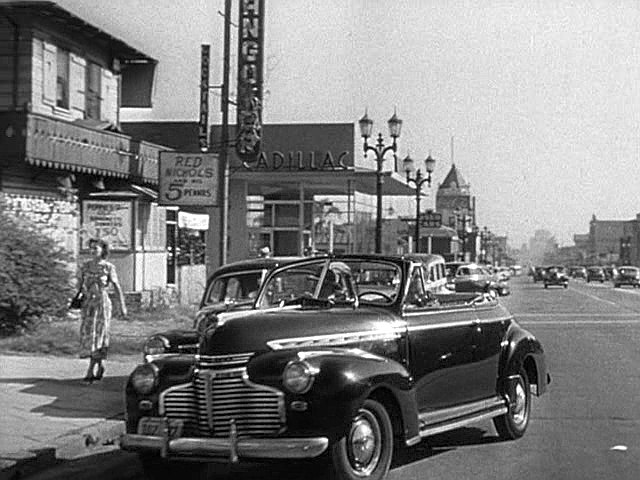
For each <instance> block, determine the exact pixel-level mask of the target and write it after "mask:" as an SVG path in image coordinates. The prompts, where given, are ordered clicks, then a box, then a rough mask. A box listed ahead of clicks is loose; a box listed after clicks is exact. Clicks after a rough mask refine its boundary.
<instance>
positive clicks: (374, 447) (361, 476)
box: [330, 399, 393, 480]
mask: <svg viewBox="0 0 640 480" xmlns="http://www.w3.org/2000/svg"><path fill="white" fill-rule="evenodd" d="M392 455H393V427H392V426H391V419H390V418H389V414H388V413H387V411H386V409H385V408H384V406H383V405H382V404H380V403H379V402H377V401H375V400H373V399H367V400H366V401H365V402H364V404H363V405H362V407H361V408H360V409H359V410H358V412H357V413H356V415H355V416H354V418H353V419H352V421H351V425H350V427H349V431H348V432H347V434H346V435H345V436H344V437H342V438H341V439H340V440H339V441H338V442H336V443H335V444H333V445H332V447H331V453H330V456H331V470H332V472H331V473H332V478H334V479H340V480H381V479H383V478H384V477H385V476H386V474H387V472H388V471H389V466H390V465H391V457H392Z"/></svg>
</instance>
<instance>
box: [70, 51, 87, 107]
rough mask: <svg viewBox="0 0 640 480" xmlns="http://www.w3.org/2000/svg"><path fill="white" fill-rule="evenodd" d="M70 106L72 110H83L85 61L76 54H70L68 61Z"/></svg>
mask: <svg viewBox="0 0 640 480" xmlns="http://www.w3.org/2000/svg"><path fill="white" fill-rule="evenodd" d="M69 68H70V79H69V82H70V85H69V90H70V107H71V109H74V110H79V111H80V112H84V104H85V100H84V96H85V82H86V73H85V68H86V61H85V59H84V58H82V57H79V56H78V55H74V54H73V53H72V54H71V63H70V67H69Z"/></svg>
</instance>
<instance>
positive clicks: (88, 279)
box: [80, 260, 118, 360]
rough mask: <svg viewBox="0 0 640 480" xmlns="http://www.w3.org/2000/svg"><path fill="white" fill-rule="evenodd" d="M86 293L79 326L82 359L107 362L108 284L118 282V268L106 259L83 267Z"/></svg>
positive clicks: (109, 314)
mask: <svg viewBox="0 0 640 480" xmlns="http://www.w3.org/2000/svg"><path fill="white" fill-rule="evenodd" d="M80 272H81V275H82V277H81V278H82V282H83V284H82V288H83V291H84V293H85V300H84V304H83V305H82V322H81V324H80V339H81V340H80V342H81V343H80V348H81V353H80V356H81V357H91V358H94V359H96V360H98V359H105V358H106V357H107V350H108V348H109V328H110V327H111V311H112V308H111V299H110V298H109V288H108V287H109V283H112V282H117V281H118V278H117V276H116V269H115V267H114V266H113V264H111V263H109V262H107V261H106V260H100V261H95V260H90V261H88V262H86V263H85V264H84V265H82V267H81V270H80Z"/></svg>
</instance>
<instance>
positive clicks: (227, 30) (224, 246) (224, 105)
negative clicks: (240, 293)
mask: <svg viewBox="0 0 640 480" xmlns="http://www.w3.org/2000/svg"><path fill="white" fill-rule="evenodd" d="M230 43H231V0H225V2H224V47H223V50H224V53H223V55H224V58H223V65H222V90H221V103H220V107H221V109H222V132H221V133H220V143H221V144H222V148H221V150H220V172H221V175H220V265H224V264H225V263H227V251H228V247H229V243H228V241H227V237H228V236H229V156H228V152H229V69H230V66H229V62H230V53H229V52H230Z"/></svg>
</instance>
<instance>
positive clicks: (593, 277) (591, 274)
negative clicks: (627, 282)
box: [587, 267, 605, 283]
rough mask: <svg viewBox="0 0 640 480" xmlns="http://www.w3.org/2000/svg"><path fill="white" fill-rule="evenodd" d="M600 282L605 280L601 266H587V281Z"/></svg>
mask: <svg viewBox="0 0 640 480" xmlns="http://www.w3.org/2000/svg"><path fill="white" fill-rule="evenodd" d="M592 281H593V282H600V283H603V282H604V281H605V275H604V270H603V269H602V267H589V268H587V282H592Z"/></svg>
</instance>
